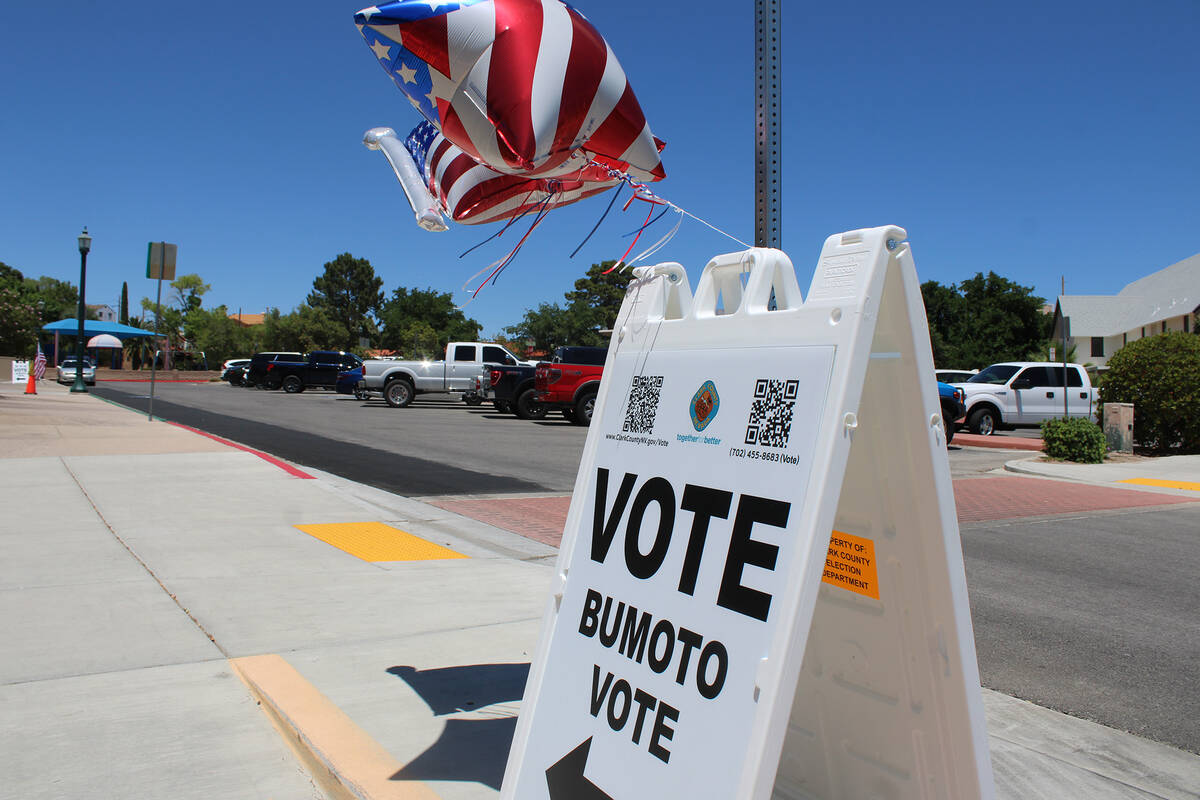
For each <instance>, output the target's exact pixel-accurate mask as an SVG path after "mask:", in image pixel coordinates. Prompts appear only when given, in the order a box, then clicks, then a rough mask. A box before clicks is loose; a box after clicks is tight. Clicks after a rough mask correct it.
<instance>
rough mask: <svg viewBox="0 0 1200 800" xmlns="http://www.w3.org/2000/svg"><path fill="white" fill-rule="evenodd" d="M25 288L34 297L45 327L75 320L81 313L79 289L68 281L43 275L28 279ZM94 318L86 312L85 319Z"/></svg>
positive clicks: (92, 314) (93, 315)
mask: <svg viewBox="0 0 1200 800" xmlns="http://www.w3.org/2000/svg"><path fill="white" fill-rule="evenodd" d="M25 287H26V289H28V290H29V291H30V292H31V293H32V295H33V297H34V302H35V303H36V304H37V306H38V309H39V311H40V313H41V318H42V324H43V325H45V324H47V323H49V322H57V321H58V320H60V319H69V318H74V317H75V315H76V314H78V313H79V289H78V288H77V287H76V286H75V285H74V284H72V283H69V282H68V281H60V280H58V279H57V278H51V277H49V276H47V275H43V276H42V277H40V278H36V279H35V278H26V279H25ZM94 317H95V314H94V313H91V312H87V311H85V312H84V319H88V318H94Z"/></svg>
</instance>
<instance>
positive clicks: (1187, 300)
mask: <svg viewBox="0 0 1200 800" xmlns="http://www.w3.org/2000/svg"><path fill="white" fill-rule="evenodd" d="M1197 312H1200V253H1197V254H1196V255H1194V256H1192V257H1191V258H1185V259H1184V260H1183V261H1180V262H1179V263H1177V264H1172V265H1171V266H1169V267H1167V268H1166V269H1160V270H1159V271H1158V272H1155V273H1152V274H1150V275H1147V276H1146V277H1144V278H1140V279H1138V280H1136V281H1134V282H1133V283H1131V284H1129V285H1128V286H1126V287H1125V288H1124V289H1122V290H1121V291H1119V292H1118V293H1117V294H1115V295H1093V294H1065V295H1061V296H1060V297H1059V298H1058V302H1057V303H1056V304H1055V307H1054V342H1055V343H1059V342H1061V341H1062V335H1063V329H1062V324H1063V317H1066V320H1067V333H1068V336H1067V345H1068V347H1069V346H1070V345H1072V344H1074V345H1075V361H1077V362H1078V363H1081V364H1086V363H1092V364H1095V365H1097V366H1104V365H1105V364H1107V363H1108V359H1110V358H1111V357H1112V355H1113V353H1115V352H1117V351H1118V350H1120V349H1121V348H1122V347H1124V346H1125V345H1126V344H1128V343H1129V342H1132V341H1135V340H1137V339H1141V338H1142V337H1144V336H1154V335H1155V334H1159V333H1166V332H1167V331H1183V332H1185V333H1200V331H1197V330H1196V315H1197Z"/></svg>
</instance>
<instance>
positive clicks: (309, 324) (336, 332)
mask: <svg viewBox="0 0 1200 800" xmlns="http://www.w3.org/2000/svg"><path fill="white" fill-rule="evenodd" d="M262 327H263V332H262V349H264V350H281V351H284V352H296V353H307V352H309V351H310V350H336V349H338V348H339V346H340V340H339V339H338V337H340V336H342V335H343V334H344V333H345V330H344V328H343V327H342V325H341V323H340V322H339V321H338V320H335V319H333V318H332V317H330V316H329V314H328V313H326V311H325V310H324V309H322V308H313V307H312V306H310V305H305V304H301V305H299V306H296V308H295V309H294V310H292V311H291V312H290V313H287V314H281V313H280V312H279V309H277V308H271V309H267V315H266V320H265V322H264V323H263V326H262ZM341 349H347V348H344V347H342V348H341Z"/></svg>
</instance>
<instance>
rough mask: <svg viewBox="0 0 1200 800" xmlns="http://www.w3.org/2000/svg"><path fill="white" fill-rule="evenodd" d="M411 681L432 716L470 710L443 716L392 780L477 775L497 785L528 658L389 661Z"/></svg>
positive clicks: (462, 778)
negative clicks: (425, 665) (436, 664)
mask: <svg viewBox="0 0 1200 800" xmlns="http://www.w3.org/2000/svg"><path fill="white" fill-rule="evenodd" d="M388 672H389V673H391V674H392V675H395V676H396V677H398V678H401V679H403V680H404V681H405V682H406V683H407V684H408V685H409V686H411V687H412V689H413V691H415V692H416V693H417V694H418V695H420V696H421V699H422V700H424V701H425V704H426V705H428V706H429V709H430V710H431V711H432V712H433V714H434V716H438V717H441V716H445V715H448V714H466V713H469V714H472V716H467V717H452V718H450V719H447V720H446V726H445V728H444V729H443V730H442V735H441V736H440V737H439V738H438V740H437V741H436V742H434V743H433V744H432V745H430V747H429V748H428V749H427V750H426V751H425V752H423V753H421V755H419V756H417V757H416V758H414V759H413V760H412V761H410V762H409V763H408V764H406V765H405V766H404V768H403V769H401V770H400V771H399V772H397V773H396V774H395V775H392V776H391V779H392V780H396V781H399V780H444V781H476V782H478V783H482V784H484V785H486V786H488V787H490V788H492V789H497V790H498V789H499V788H500V783H501V781H503V779H504V765H505V762H506V761H507V760H508V750H509V748H510V747H511V746H512V737H513V732H514V731H515V730H516V727H517V717H516V712H515V708H511V707H509V708H505V707H497V706H499V704H503V703H515V702H517V701H519V700H520V699H521V697H522V696H523V695H524V693H525V681H526V679H527V678H528V677H529V664H528V663H520V664H467V665H463V666H458V667H440V668H438V669H426V670H421V669H417V668H415V667H409V666H395V667H389V668H388Z"/></svg>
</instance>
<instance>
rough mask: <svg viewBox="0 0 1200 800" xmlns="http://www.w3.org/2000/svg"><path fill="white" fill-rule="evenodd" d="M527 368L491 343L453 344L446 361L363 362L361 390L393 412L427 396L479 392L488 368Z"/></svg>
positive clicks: (447, 349) (450, 346)
mask: <svg viewBox="0 0 1200 800" xmlns="http://www.w3.org/2000/svg"><path fill="white" fill-rule="evenodd" d="M522 363H524V364H527V363H529V362H523V361H520V360H519V359H518V358H517V357H516V356H514V355H513V354H512V353H510V352H508V350H506V349H504V348H503V347H501V346H500V345H498V344H494V343H492V342H450V344H448V345H446V358H445V360H443V361H395V360H392V359H383V358H380V359H375V358H371V359H367V360H366V361H364V362H363V381H362V389H363V390H365V391H368V392H382V393H383V399H384V400H386V401H387V404H388V405H389V406H391V407H392V408H405V407H406V406H409V405H411V404H412V401H413V398H415V397H416V396H417V395H418V394H424V393H426V392H463V393H468V392H470V391H472V390H474V389H476V388H477V383H476V379H477V378H480V377H481V376H482V374H483V370H484V365H485V364H522Z"/></svg>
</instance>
